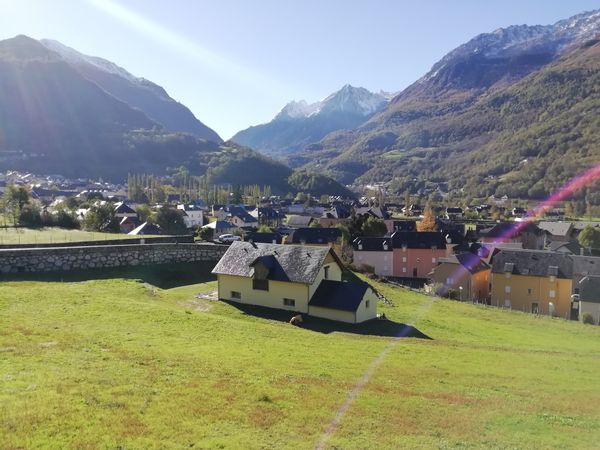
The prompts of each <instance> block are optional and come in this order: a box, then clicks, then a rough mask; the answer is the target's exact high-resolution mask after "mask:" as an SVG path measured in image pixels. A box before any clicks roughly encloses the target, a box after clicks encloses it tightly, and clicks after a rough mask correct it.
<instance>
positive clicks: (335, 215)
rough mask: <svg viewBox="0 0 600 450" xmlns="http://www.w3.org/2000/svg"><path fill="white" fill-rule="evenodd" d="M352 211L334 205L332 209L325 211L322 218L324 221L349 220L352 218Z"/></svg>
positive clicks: (342, 206)
mask: <svg viewBox="0 0 600 450" xmlns="http://www.w3.org/2000/svg"><path fill="white" fill-rule="evenodd" d="M350 214H351V210H350V208H349V207H347V206H345V205H333V206H332V207H331V208H330V209H328V210H325V211H323V215H322V216H321V217H322V218H324V219H347V218H348V217H350Z"/></svg>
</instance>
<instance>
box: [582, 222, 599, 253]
mask: <svg viewBox="0 0 600 450" xmlns="http://www.w3.org/2000/svg"><path fill="white" fill-rule="evenodd" d="M579 243H580V244H581V246H582V247H586V248H593V249H600V230H599V229H597V228H594V227H593V226H591V225H588V226H586V227H585V228H584V229H583V230H582V231H581V233H579Z"/></svg>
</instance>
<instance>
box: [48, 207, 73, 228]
mask: <svg viewBox="0 0 600 450" xmlns="http://www.w3.org/2000/svg"><path fill="white" fill-rule="evenodd" d="M53 225H56V226H57V227H61V228H69V229H76V228H79V221H78V220H77V218H76V217H75V215H74V214H73V213H72V212H71V211H68V210H65V209H59V210H58V211H56V215H55V216H54V220H53Z"/></svg>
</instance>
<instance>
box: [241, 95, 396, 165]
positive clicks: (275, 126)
mask: <svg viewBox="0 0 600 450" xmlns="http://www.w3.org/2000/svg"><path fill="white" fill-rule="evenodd" d="M390 97H391V95H390V94H387V93H383V92H382V93H378V94H376V93H372V92H369V91H368V90H367V89H365V88H361V87H358V88H357V87H353V86H350V85H346V86H344V87H342V88H341V89H340V90H339V91H337V92H335V93H333V94H331V95H330V96H328V97H327V98H325V99H324V100H321V101H319V102H316V103H311V104H308V103H307V102H306V101H304V100H302V101H299V102H297V101H292V102H290V103H288V104H287V105H285V106H284V107H283V109H282V110H281V111H280V112H279V114H277V116H275V118H274V119H273V120H272V121H271V122H269V123H266V124H262V125H257V126H253V127H250V128H247V129H246V130H243V131H240V132H238V133H237V134H236V135H235V136H234V137H233V138H231V140H232V141H234V142H237V143H239V144H242V145H246V146H248V147H252V148H254V149H256V150H258V151H260V152H263V153H266V154H271V155H278V156H281V155H285V154H289V153H293V152H294V151H296V150H298V149H301V148H303V147H305V146H306V145H308V144H311V143H313V142H317V141H319V140H320V139H322V138H323V137H325V136H326V135H327V134H328V133H330V132H332V131H335V130H342V129H352V128H355V127H357V126H359V125H360V124H362V123H364V122H365V121H367V120H368V119H369V118H370V117H371V116H372V115H373V114H374V113H376V112H377V111H380V110H381V109H383V108H384V107H385V106H386V105H387V103H388V101H389V99H390Z"/></svg>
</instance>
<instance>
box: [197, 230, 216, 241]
mask: <svg viewBox="0 0 600 450" xmlns="http://www.w3.org/2000/svg"><path fill="white" fill-rule="evenodd" d="M198 237H199V238H200V239H202V240H203V241H212V240H213V239H214V237H215V230H213V229H212V228H208V227H207V228H200V229H199V230H198Z"/></svg>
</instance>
